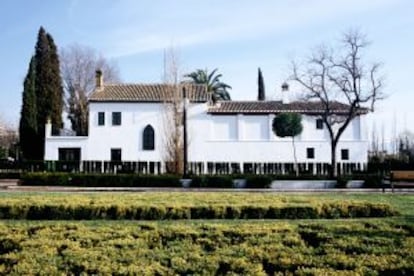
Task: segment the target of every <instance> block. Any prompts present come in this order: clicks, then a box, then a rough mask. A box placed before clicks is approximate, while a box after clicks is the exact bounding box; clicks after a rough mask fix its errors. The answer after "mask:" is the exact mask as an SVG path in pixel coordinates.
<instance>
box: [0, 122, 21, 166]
mask: <svg viewBox="0 0 414 276" xmlns="http://www.w3.org/2000/svg"><path fill="white" fill-rule="evenodd" d="M17 141H18V135H17V129H16V128H15V127H13V126H12V124H10V123H7V122H6V121H5V120H3V119H2V118H1V117H0V158H8V157H11V156H13V154H12V153H11V150H12V149H14V146H15V144H16V143H17Z"/></svg>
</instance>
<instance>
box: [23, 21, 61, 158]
mask: <svg viewBox="0 0 414 276" xmlns="http://www.w3.org/2000/svg"><path fill="white" fill-rule="evenodd" d="M29 75H30V77H29ZM32 103H34V105H33V104H32ZM62 111H63V86H62V79H61V76H60V68H59V56H58V53H57V47H56V45H55V43H54V41H53V38H52V36H51V35H50V34H48V33H46V31H45V30H44V29H43V27H40V29H39V33H38V36H37V42H36V46H35V54H34V56H33V58H32V61H31V62H30V69H29V73H28V77H27V78H26V80H25V83H24V92H23V105H22V114H21V120H20V121H21V122H20V134H21V144H22V151H23V156H24V157H25V158H26V159H31V160H43V157H44V148H45V124H46V122H47V119H49V118H50V120H51V121H52V129H53V131H54V133H56V132H57V130H58V129H60V128H61V127H62ZM29 130H30V131H29ZM28 133H29V134H28ZM29 137H30V138H29Z"/></svg>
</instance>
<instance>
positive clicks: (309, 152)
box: [306, 148, 315, 159]
mask: <svg viewBox="0 0 414 276" xmlns="http://www.w3.org/2000/svg"><path fill="white" fill-rule="evenodd" d="M306 158H308V159H313V158H315V149H314V148H307V149H306Z"/></svg>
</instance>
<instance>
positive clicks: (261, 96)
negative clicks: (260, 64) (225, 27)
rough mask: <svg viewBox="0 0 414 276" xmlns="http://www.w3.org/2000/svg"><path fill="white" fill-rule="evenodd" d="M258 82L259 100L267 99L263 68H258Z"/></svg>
mask: <svg viewBox="0 0 414 276" xmlns="http://www.w3.org/2000/svg"><path fill="white" fill-rule="evenodd" d="M257 84H258V93H257V100H258V101H264V100H265V99H266V96H265V86H264V81H263V76H262V70H260V68H259V70H258V77H257Z"/></svg>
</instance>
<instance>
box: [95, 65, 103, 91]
mask: <svg viewBox="0 0 414 276" xmlns="http://www.w3.org/2000/svg"><path fill="white" fill-rule="evenodd" d="M103 86H104V83H103V74H102V71H101V70H100V69H98V70H96V74H95V88H96V89H97V90H102V89H103Z"/></svg>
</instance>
